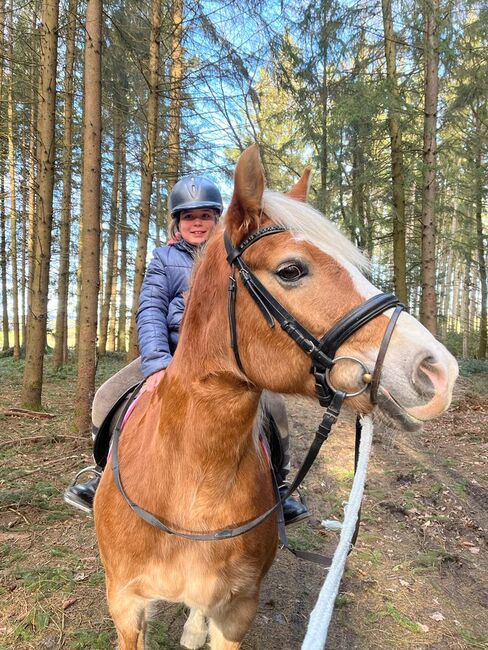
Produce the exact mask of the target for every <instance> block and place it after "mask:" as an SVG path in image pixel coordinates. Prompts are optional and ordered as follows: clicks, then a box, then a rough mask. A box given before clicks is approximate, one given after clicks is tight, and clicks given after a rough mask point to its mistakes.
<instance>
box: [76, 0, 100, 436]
mask: <svg viewBox="0 0 488 650" xmlns="http://www.w3.org/2000/svg"><path fill="white" fill-rule="evenodd" d="M101 53H102V0H87V7H86V31H85V77H84V115H83V220H82V236H81V239H82V257H81V273H82V282H81V296H80V338H79V342H78V380H77V386H76V413H75V423H76V428H77V429H78V431H79V432H85V431H88V430H89V429H90V425H91V417H90V410H91V403H92V401H93V395H94V393H95V371H96V344H97V305H98V289H99V273H100V269H99V265H100V181H101V142H102V109H101V100H102V68H101Z"/></svg>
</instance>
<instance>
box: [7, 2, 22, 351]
mask: <svg viewBox="0 0 488 650" xmlns="http://www.w3.org/2000/svg"><path fill="white" fill-rule="evenodd" d="M13 13H14V5H13V0H10V11H9V12H8V15H9V19H8V35H9V39H8V40H9V60H10V61H9V79H8V97H7V138H8V169H9V181H10V261H11V269H12V273H11V275H12V316H13V318H12V325H13V335H14V355H13V358H14V361H18V360H19V359H20V326H19V278H18V265H17V204H16V199H17V197H16V187H15V146H14V113H15V111H14V72H13V61H14V46H13V29H12V25H13Z"/></svg>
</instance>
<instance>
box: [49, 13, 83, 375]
mask: <svg viewBox="0 0 488 650" xmlns="http://www.w3.org/2000/svg"><path fill="white" fill-rule="evenodd" d="M77 4H78V0H69V5H68V19H67V34H66V59H65V68H64V114H63V126H64V131H63V158H62V168H63V195H62V199H61V227H60V234H59V276H58V277H59V281H58V309H57V314H56V330H55V338H54V353H53V366H54V367H55V368H60V367H61V366H62V365H63V364H64V363H66V361H67V350H68V289H69V260H70V255H69V253H70V250H69V249H70V234H71V193H72V165H73V163H72V156H73V151H72V150H73V102H74V76H73V70H74V64H75V46H76V24H77V15H76V12H77Z"/></svg>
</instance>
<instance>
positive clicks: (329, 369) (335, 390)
mask: <svg viewBox="0 0 488 650" xmlns="http://www.w3.org/2000/svg"><path fill="white" fill-rule="evenodd" d="M343 360H347V361H354V362H356V363H358V364H359V365H360V366H361V368H362V369H363V370H364V375H363V381H364V386H363V387H362V388H360V389H359V390H357V391H356V392H354V393H346V397H357V396H358V395H361V394H362V393H364V391H365V390H366V389H367V388H368V387H369V384H370V382H371V379H370V378H371V374H370V371H369V370H368V368H367V367H366V365H365V364H364V363H363V362H362V361H360V360H359V359H356V357H350V356H348V355H344V356H342V357H336V358H335V359H334V365H335V364H336V363H337V362H338V361H343ZM333 367H334V366H332V368H333ZM332 368H327V370H326V371H325V381H326V382H327V386H328V387H329V388H330V389H331V390H333V391H334V392H337V391H338V390H339V389H338V388H336V387H335V386H334V384H333V383H332V382H331V380H330V371H331V370H332ZM365 377H369V381H366V380H365Z"/></svg>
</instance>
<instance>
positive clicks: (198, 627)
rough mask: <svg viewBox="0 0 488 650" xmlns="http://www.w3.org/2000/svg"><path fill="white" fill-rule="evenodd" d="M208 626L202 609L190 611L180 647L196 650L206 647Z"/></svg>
mask: <svg viewBox="0 0 488 650" xmlns="http://www.w3.org/2000/svg"><path fill="white" fill-rule="evenodd" d="M207 635H208V625H207V621H206V620H205V616H204V615H203V612H202V610H201V609H190V614H189V616H188V619H187V621H186V623H185V627H184V628H183V634H182V635H181V639H180V645H182V646H183V647H184V648H190V649H191V650H195V649H196V648H202V647H203V646H204V645H205V642H206V640H207Z"/></svg>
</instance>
